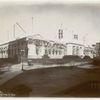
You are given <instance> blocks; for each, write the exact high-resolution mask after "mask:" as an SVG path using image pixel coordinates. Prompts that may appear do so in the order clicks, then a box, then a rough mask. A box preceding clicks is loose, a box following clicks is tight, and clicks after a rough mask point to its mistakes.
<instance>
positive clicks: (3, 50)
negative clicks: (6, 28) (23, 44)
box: [0, 43, 8, 58]
mask: <svg viewBox="0 0 100 100" xmlns="http://www.w3.org/2000/svg"><path fill="white" fill-rule="evenodd" d="M0 58H8V43H6V44H3V45H0Z"/></svg>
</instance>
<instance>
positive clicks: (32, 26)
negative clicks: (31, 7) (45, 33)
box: [32, 17, 34, 34]
mask: <svg viewBox="0 0 100 100" xmlns="http://www.w3.org/2000/svg"><path fill="white" fill-rule="evenodd" d="M33 19H34V18H33V17H32V34H33Z"/></svg>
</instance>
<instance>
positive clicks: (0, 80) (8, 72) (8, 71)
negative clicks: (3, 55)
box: [0, 63, 94, 85]
mask: <svg viewBox="0 0 100 100" xmlns="http://www.w3.org/2000/svg"><path fill="white" fill-rule="evenodd" d="M81 64H82V63H76V64H75V63H74V65H75V66H77V67H79V68H83V69H84V68H85V69H89V68H90V69H91V68H94V67H93V65H91V64H86V65H84V64H83V65H81ZM71 65H72V64H70V63H67V64H60V65H56V64H53V65H40V64H34V65H33V66H28V65H27V63H24V70H31V69H38V68H49V67H59V66H66V67H70V66H71ZM0 71H1V72H4V73H2V74H0V85H2V84H4V83H5V82H7V81H8V80H10V79H12V78H13V77H15V76H17V75H19V74H21V73H22V72H23V71H22V64H15V65H10V66H5V67H3V68H1V69H0Z"/></svg>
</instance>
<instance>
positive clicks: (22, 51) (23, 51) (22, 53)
mask: <svg viewBox="0 0 100 100" xmlns="http://www.w3.org/2000/svg"><path fill="white" fill-rule="evenodd" d="M24 53H25V50H21V64H22V71H23V70H24V68H23V67H24V65H23V56H24Z"/></svg>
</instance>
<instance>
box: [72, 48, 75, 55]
mask: <svg viewBox="0 0 100 100" xmlns="http://www.w3.org/2000/svg"><path fill="white" fill-rule="evenodd" d="M72 54H73V55H75V46H73V48H72Z"/></svg>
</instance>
